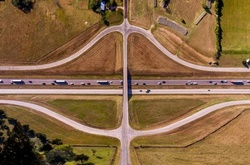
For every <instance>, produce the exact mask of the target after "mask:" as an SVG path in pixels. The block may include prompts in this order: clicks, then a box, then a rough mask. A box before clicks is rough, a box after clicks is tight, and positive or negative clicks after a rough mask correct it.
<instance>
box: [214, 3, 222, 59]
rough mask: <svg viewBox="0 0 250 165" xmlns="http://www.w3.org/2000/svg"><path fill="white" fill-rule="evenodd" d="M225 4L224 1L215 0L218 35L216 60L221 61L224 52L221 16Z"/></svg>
mask: <svg viewBox="0 0 250 165" xmlns="http://www.w3.org/2000/svg"><path fill="white" fill-rule="evenodd" d="M223 6H224V4H223V1H222V0H215V13H216V23H217V25H216V27H215V30H214V31H215V34H216V49H217V53H216V58H217V59H219V58H220V56H221V52H222V46H221V40H222V28H221V16H222V8H223Z"/></svg>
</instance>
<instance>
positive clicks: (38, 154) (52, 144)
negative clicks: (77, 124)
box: [0, 110, 93, 165]
mask: <svg viewBox="0 0 250 165" xmlns="http://www.w3.org/2000/svg"><path fill="white" fill-rule="evenodd" d="M88 159H89V157H88V156H87V155H84V154H79V155H77V154H75V153H74V152H73V148H72V146H70V145H66V144H63V142H62V140H60V139H53V140H50V139H48V138H47V136H46V135H45V134H43V133H36V132H35V131H34V130H32V129H30V128H29V125H22V124H21V123H20V122H19V121H17V120H16V119H14V118H9V117H7V116H6V114H5V112H4V111H3V110H0V165H27V164H32V165H62V164H64V163H66V162H69V161H76V162H78V164H81V165H93V163H86V161H88Z"/></svg>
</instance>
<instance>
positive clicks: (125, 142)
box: [0, 0, 250, 165]
mask: <svg viewBox="0 0 250 165" xmlns="http://www.w3.org/2000/svg"><path fill="white" fill-rule="evenodd" d="M127 12H128V11H127V0H125V1H124V22H123V23H122V24H121V25H118V26H113V27H110V28H106V29H105V30H103V31H102V32H100V33H99V34H98V35H97V36H96V37H95V38H94V39H93V40H91V41H90V42H89V43H88V44H87V45H86V46H85V47H83V48H82V49H81V50H79V51H78V52H76V53H74V54H72V55H71V56H69V57H67V58H65V59H63V60H60V61H57V62H53V63H49V64H43V65H34V66H0V70H2V71H3V70H16V71H18V70H26V71H27V70H40V69H48V68H53V67H56V66H59V65H63V64H65V63H67V62H70V61H72V60H74V59H75V58H77V57H79V56H80V55H81V54H82V53H84V52H86V51H87V50H88V49H89V48H90V47H92V46H93V45H94V44H95V43H96V42H97V41H98V40H100V39H101V38H102V37H104V36H105V35H107V34H109V33H111V32H115V31H116V32H119V33H121V34H122V35H123V79H119V80H118V79H108V80H107V79H104V80H103V79H58V78H57V79H53V78H50V79H33V78H20V77H18V78H15V79H14V78H3V79H1V82H0V88H1V87H3V86H7V87H9V86H8V85H12V86H18V85H20V86H21V87H22V89H13V88H12V86H11V87H9V89H6V88H5V89H1V90H0V94H2V95H4V94H11V95H13V94H33V95H37V94H52V95H55V94H66V95H71V94H76V95H85V94H86V95H110V94H111V95H123V110H122V113H123V115H122V123H121V126H120V127H119V128H117V129H114V130H101V129H96V128H91V127H88V126H84V125H82V124H79V123H77V122H75V121H73V120H71V119H68V118H66V117H64V116H62V115H59V114H57V113H55V112H53V111H51V110H49V109H47V108H44V107H42V106H40V105H35V104H33V103H28V102H22V101H15V100H0V104H10V105H18V106H23V107H28V108H31V109H34V110H36V111H39V112H42V113H44V114H46V115H48V116H51V117H53V118H55V119H57V120H60V121H61V122H63V123H65V124H67V125H69V126H71V127H73V128H75V129H77V130H80V131H84V132H87V133H92V134H97V135H104V136H111V137H115V138H118V139H119V140H120V142H121V147H120V149H121V152H120V153H121V155H120V165H130V164H131V161H130V153H129V145H130V141H131V140H132V139H133V138H135V137H138V136H145V135H153V134H158V133H163V132H169V131H171V130H173V129H176V128H179V127H181V126H183V125H185V124H187V123H190V122H191V121H194V120H197V119H199V118H201V117H203V116H205V115H206V114H208V113H211V112H213V111H216V110H218V109H221V108H224V107H228V106H233V105H245V104H250V101H249V100H242V101H232V102H225V103H220V104H216V105H213V106H211V107H208V108H205V109H203V110H201V111H199V112H197V113H195V114H193V115H192V116H189V117H187V118H184V119H182V120H179V121H177V122H175V123H173V124H171V125H168V126H164V127H162V128H159V129H155V130H148V131H138V130H134V129H132V128H131V127H130V125H129V117H128V116H129V114H128V95H131V94H132V95H133V94H143V95H144V94H151V95H153V94H157V95H158V94H162V95H164V94H187V95H188V94H250V90H249V89H238V88H237V89H226V88H225V89H219V88H216V89H214V88H213V89H210V86H218V87H220V86H240V85H242V86H249V85H250V79H248V78H245V79H231V78H230V79H195V80H192V79H190V80H189V79H175V80H170V79H159V80H148V79H145V80H133V79H132V80H129V79H128V64H127V58H128V57H127V54H128V53H127V47H128V46H127V39H128V36H129V35H130V34H132V33H139V34H143V35H144V36H145V37H146V38H148V39H149V40H150V41H151V42H152V43H153V44H154V45H155V46H156V47H157V48H158V49H160V50H161V51H162V52H163V53H164V54H165V55H166V56H168V57H170V58H171V59H172V60H174V61H176V62H178V63H180V64H182V65H184V66H187V67H190V68H193V69H197V70H203V71H209V72H250V70H249V69H247V68H243V67H241V68H240V67H237V68H233V67H232V68H222V67H207V66H200V65H196V64H192V63H189V62H186V61H184V60H182V59H180V58H178V57H177V56H176V55H174V54H172V53H170V52H169V51H168V50H166V49H165V48H164V47H163V46H162V45H161V44H160V43H159V42H158V41H157V40H156V39H155V38H154V36H153V35H152V34H151V33H150V32H149V31H147V30H144V29H142V28H140V27H136V26H133V25H130V24H129V22H128V20H127ZM40 85H41V86H43V87H44V88H43V89H36V88H35V87H36V86H40ZM52 85H55V86H62V87H63V86H93V87H96V86H98V85H99V86H104V85H106V86H107V85H110V86H122V89H53V88H48V89H45V88H46V87H47V86H52ZM176 85H177V86H178V85H180V86H187V85H192V86H196V88H195V89H151V88H150V86H176ZM26 86H34V88H33V89H25V88H26ZM131 86H139V89H129V87H131ZM199 86H207V88H205V89H198V87H199ZM69 88H70V87H69Z"/></svg>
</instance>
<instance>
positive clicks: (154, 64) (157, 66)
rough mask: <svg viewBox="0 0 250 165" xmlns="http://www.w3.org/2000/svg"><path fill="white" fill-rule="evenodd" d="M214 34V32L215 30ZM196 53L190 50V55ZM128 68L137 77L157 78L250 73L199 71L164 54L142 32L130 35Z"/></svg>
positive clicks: (229, 76) (230, 75) (231, 75)
mask: <svg viewBox="0 0 250 165" xmlns="http://www.w3.org/2000/svg"><path fill="white" fill-rule="evenodd" d="M213 34H214V32H213ZM193 53H195V52H194V51H192V50H190V51H189V54H187V55H189V56H190V54H192V55H193ZM128 68H129V72H130V74H131V76H132V77H136V78H137V79H138V78H140V76H142V77H148V76H152V77H153V76H155V77H157V78H159V77H161V78H167V79H173V78H177V77H178V78H180V77H181V78H183V77H185V78H187V79H190V78H198V77H199V78H205V79H209V78H216V77H217V78H218V77H227V78H236V77H242V78H244V77H246V75H249V76H250V74H249V73H226V72H225V73H219V72H209V71H199V70H195V69H192V68H189V67H186V66H183V65H181V64H179V63H177V62H175V61H173V60H172V59H170V58H169V57H167V56H166V55H165V54H163V53H162V52H161V51H160V50H159V49H158V48H157V47H156V46H154V44H152V43H151V42H150V41H149V40H148V39H146V38H145V37H143V36H142V35H140V34H131V35H130V36H129V37H128Z"/></svg>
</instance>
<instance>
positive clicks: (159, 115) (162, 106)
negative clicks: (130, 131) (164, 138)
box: [129, 99, 204, 129]
mask: <svg viewBox="0 0 250 165" xmlns="http://www.w3.org/2000/svg"><path fill="white" fill-rule="evenodd" d="M202 104H204V102H203V101H201V100H199V99H169V100H168V99H152V100H137V99H135V100H131V102H130V108H129V111H130V124H131V126H132V127H133V128H135V129H150V128H152V127H157V126H158V127H159V126H161V125H165V124H166V122H170V121H171V120H174V119H176V118H178V117H179V116H181V115H184V114H186V113H188V112H189V111H191V110H192V109H194V108H196V107H198V106H200V105H202Z"/></svg>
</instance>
